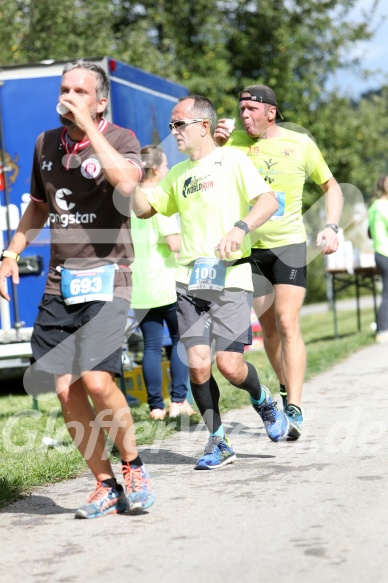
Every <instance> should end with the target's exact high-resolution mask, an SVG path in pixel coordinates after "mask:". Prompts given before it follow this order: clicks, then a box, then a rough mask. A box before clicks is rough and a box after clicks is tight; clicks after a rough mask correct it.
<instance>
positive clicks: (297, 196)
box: [224, 126, 332, 249]
mask: <svg viewBox="0 0 388 583" xmlns="http://www.w3.org/2000/svg"><path fill="white" fill-rule="evenodd" d="M278 128H279V130H280V132H281V134H280V136H279V137H274V138H268V139H265V138H261V139H260V138H258V139H255V138H251V137H249V136H248V135H247V134H246V133H245V131H241V130H236V131H234V132H233V133H232V134H231V136H230V138H229V140H228V142H227V144H226V146H233V147H234V148H238V149H239V150H241V151H242V152H245V154H246V155H247V156H248V157H249V158H250V160H252V162H253V163H254V165H255V166H256V168H257V169H258V171H259V172H260V175H261V176H262V178H264V180H265V181H266V182H267V184H268V190H273V191H274V192H275V195H276V198H277V199H278V203H279V209H278V211H277V212H276V213H275V214H274V215H273V216H272V217H271V219H270V220H269V221H267V222H266V223H264V225H262V226H261V227H260V228H259V229H256V231H252V233H251V241H252V247H256V248H259V249H271V248H274V247H281V246H283V245H292V244H295V243H304V242H305V241H306V231H305V228H304V224H303V217H302V198H303V188H304V183H305V181H306V180H307V178H309V177H311V178H312V180H313V181H314V182H315V183H316V184H323V183H324V182H327V180H329V178H331V177H332V173H331V172H330V169H329V167H328V166H327V164H326V162H325V161H324V159H323V157H322V154H321V152H320V151H319V149H318V147H317V145H316V144H315V142H313V140H312V139H311V138H310V137H309V136H307V135H306V134H302V133H298V132H294V131H291V130H288V129H285V128H283V127H281V126H278ZM224 147H225V146H224Z"/></svg>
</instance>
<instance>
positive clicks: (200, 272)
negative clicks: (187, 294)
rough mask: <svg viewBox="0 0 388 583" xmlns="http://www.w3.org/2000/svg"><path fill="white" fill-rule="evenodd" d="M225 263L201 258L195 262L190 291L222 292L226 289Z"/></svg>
mask: <svg viewBox="0 0 388 583" xmlns="http://www.w3.org/2000/svg"><path fill="white" fill-rule="evenodd" d="M225 274H226V265H225V262H224V261H222V260H220V259H215V258H213V257H199V258H198V259H196V260H195V261H194V265H193V269H192V272H191V277H190V281H189V285H188V289H189V290H196V289H211V290H217V291H222V290H223V289H224V287H225Z"/></svg>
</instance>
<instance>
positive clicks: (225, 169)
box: [148, 148, 272, 290]
mask: <svg viewBox="0 0 388 583" xmlns="http://www.w3.org/2000/svg"><path fill="white" fill-rule="evenodd" d="M270 190H272V189H271V188H270V187H269V186H268V184H266V182H265V181H264V180H263V179H262V178H260V177H259V180H258V176H257V171H256V169H255V167H254V166H253V164H252V163H251V162H250V161H249V160H248V158H247V157H246V156H245V154H243V153H242V152H238V151H237V150H235V149H234V148H233V149H232V148H227V149H223V148H216V149H215V150H214V151H213V152H211V153H210V154H209V155H208V156H206V157H205V158H202V159H201V160H198V161H195V162H192V161H191V160H190V159H187V160H184V161H183V162H180V163H179V164H176V165H175V166H173V168H171V170H170V171H169V172H168V174H167V176H166V177H165V178H164V179H163V180H162V182H161V183H160V184H159V186H158V187H157V188H156V189H154V190H153V191H152V193H151V194H150V195H149V196H148V199H149V202H150V203H151V205H152V206H153V207H154V208H155V210H157V211H158V212H159V213H161V214H163V215H167V216H171V215H173V214H174V213H177V212H179V213H180V219H181V230H182V247H181V254H180V260H179V268H178V271H177V275H176V280H177V281H179V282H181V283H184V284H187V283H188V282H189V278H190V275H191V270H192V266H191V265H190V264H191V263H192V262H193V261H194V260H195V259H198V258H199V257H215V256H216V255H215V247H216V246H217V245H218V244H219V242H220V240H221V239H222V237H224V236H225V235H226V234H227V233H228V232H229V231H231V230H232V229H233V225H234V223H235V222H236V221H238V220H240V219H242V218H244V217H246V215H247V214H248V213H249V209H250V205H251V204H252V202H253V201H254V199H256V198H257V197H258V196H260V195H261V194H263V193H264V192H268V191H270ZM250 252H251V245H250V240H249V237H245V238H244V240H243V243H242V246H241V256H242V257H247V256H249V255H250ZM225 287H229V288H230V287H236V288H240V289H246V290H252V289H253V288H252V273H251V267H250V265H249V264H243V265H236V266H234V267H230V268H228V269H227V270H226V279H225Z"/></svg>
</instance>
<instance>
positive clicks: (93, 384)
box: [0, 61, 154, 518]
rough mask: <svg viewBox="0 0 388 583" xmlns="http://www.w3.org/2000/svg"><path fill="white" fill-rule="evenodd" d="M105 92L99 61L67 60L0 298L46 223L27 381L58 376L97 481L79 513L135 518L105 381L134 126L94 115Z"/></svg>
mask: <svg viewBox="0 0 388 583" xmlns="http://www.w3.org/2000/svg"><path fill="white" fill-rule="evenodd" d="M108 94H109V80H108V77H107V75H106V74H105V72H104V70H103V69H102V68H101V67H99V66H98V65H96V64H94V63H92V62H89V61H77V62H75V63H68V64H67V65H66V66H65V68H64V70H63V75H62V80H61V86H60V96H59V102H60V103H61V104H62V106H64V109H62V111H65V113H63V114H60V121H61V124H62V127H60V128H57V129H54V130H50V131H46V132H43V133H42V134H41V135H40V136H39V137H38V139H37V142H36V147H35V153H34V161H33V172H32V184H31V202H30V204H29V206H28V208H27V209H26V212H25V214H24V215H23V217H22V219H21V221H20V223H19V226H18V228H17V230H16V233H15V235H14V237H13V239H12V241H11V243H10V245H9V248H8V249H7V250H6V251H3V255H2V264H1V267H0V295H1V296H2V297H3V298H5V299H7V300H8V301H9V296H8V294H7V292H6V290H5V288H4V281H5V278H6V277H8V276H12V279H13V281H14V283H18V282H19V276H18V267H17V259H18V256H19V254H20V253H21V252H22V251H23V250H24V249H25V248H26V247H27V245H28V243H29V242H30V241H31V240H32V239H33V238H34V236H36V234H37V232H38V231H39V230H40V229H41V228H42V227H43V226H44V225H45V223H46V222H47V221H48V223H49V225H50V229H51V256H50V268H49V274H48V277H47V282H46V287H45V293H44V296H43V298H42V301H41V303H40V306H39V314H38V317H37V319H36V321H35V324H34V332H33V336H32V339H31V345H32V349H33V354H34V358H35V360H36V363H35V364H34V365H33V367H31V371H30V373H31V374H30V375H29V382H34V372H35V371H39V370H41V371H45V372H49V373H53V374H54V375H55V381H56V390H57V394H58V397H59V400H60V403H61V406H62V411H63V415H64V419H65V422H66V424H67V427H68V430H69V433H70V434H71V436H72V438H73V439H74V441H75V443H76V445H77V447H78V449H79V451H80V452H81V454H82V455H83V457H84V458H85V460H86V462H87V463H88V465H89V468H90V469H91V471H92V472H93V474H94V476H95V478H96V480H97V486H96V490H95V492H93V493H92V494H91V495H90V496H89V497H88V499H87V502H86V504H84V505H82V506H81V507H80V508H79V509H78V510H77V511H76V514H75V516H76V518H95V517H98V516H103V515H105V514H110V513H114V512H125V511H126V510H129V511H130V512H131V513H133V514H135V513H136V514H137V513H141V512H143V510H144V509H145V508H148V507H149V506H151V505H152V504H153V502H154V495H153V493H152V489H151V485H150V480H149V474H148V472H147V470H146V468H145V466H144V464H142V462H141V460H140V457H139V455H138V452H137V449H136V441H135V434H134V429H133V422H132V416H131V412H130V410H129V408H128V405H127V402H126V399H125V397H124V395H123V394H122V392H121V391H120V389H119V388H118V387H117V385H116V383H115V381H114V377H115V375H116V376H118V375H120V374H121V352H122V344H123V340H124V330H125V324H126V321H127V315H128V308H129V300H130V285H131V277H130V267H129V266H130V263H131V262H132V261H133V247H132V241H131V237H130V229H129V216H130V212H129V207H130V204H129V203H130V197H131V195H132V192H133V190H134V188H135V186H136V185H137V183H138V182H139V180H140V178H141V173H142V170H141V159H140V147H139V143H138V140H137V139H136V137H135V136H134V134H133V132H130V131H128V130H126V129H122V128H118V127H116V126H114V125H112V124H110V123H108V122H107V121H106V120H105V119H104V117H103V113H104V111H105V109H106V107H107V103H108ZM66 108H67V110H66ZM89 397H90V399H91V400H92V402H93V405H94V408H92V406H91V405H90V401H89ZM102 428H105V429H107V430H108V432H109V434H110V436H111V438H112V439H113V441H114V442H115V443H116V445H117V447H118V449H119V450H120V453H121V457H122V470H121V471H122V473H123V475H124V482H125V486H126V492H124V490H123V488H122V486H121V485H120V484H118V483H117V481H116V478H115V476H114V473H113V471H112V468H111V465H110V462H109V459H108V455H107V452H106V448H105V435H104V431H103V429H102Z"/></svg>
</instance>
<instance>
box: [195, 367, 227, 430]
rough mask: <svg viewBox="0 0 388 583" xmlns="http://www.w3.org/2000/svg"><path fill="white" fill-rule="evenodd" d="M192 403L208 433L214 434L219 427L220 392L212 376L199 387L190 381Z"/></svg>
mask: <svg viewBox="0 0 388 583" xmlns="http://www.w3.org/2000/svg"><path fill="white" fill-rule="evenodd" d="M190 385H191V392H192V394H193V398H194V401H195V403H196V405H197V407H198V409H199V412H200V413H201V415H202V418H203V420H204V422H205V425H206V427H207V428H208V430H209V432H210V433H215V432H216V431H217V429H219V428H220V427H221V415H220V409H219V405H218V403H219V400H220V390H219V388H218V385H217V383H216V380H215V378H214V377H213V376H211V377H210V379H209V380H208V381H206V382H204V383H202V384H201V385H198V384H196V383H193V382H192V381H190Z"/></svg>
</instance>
